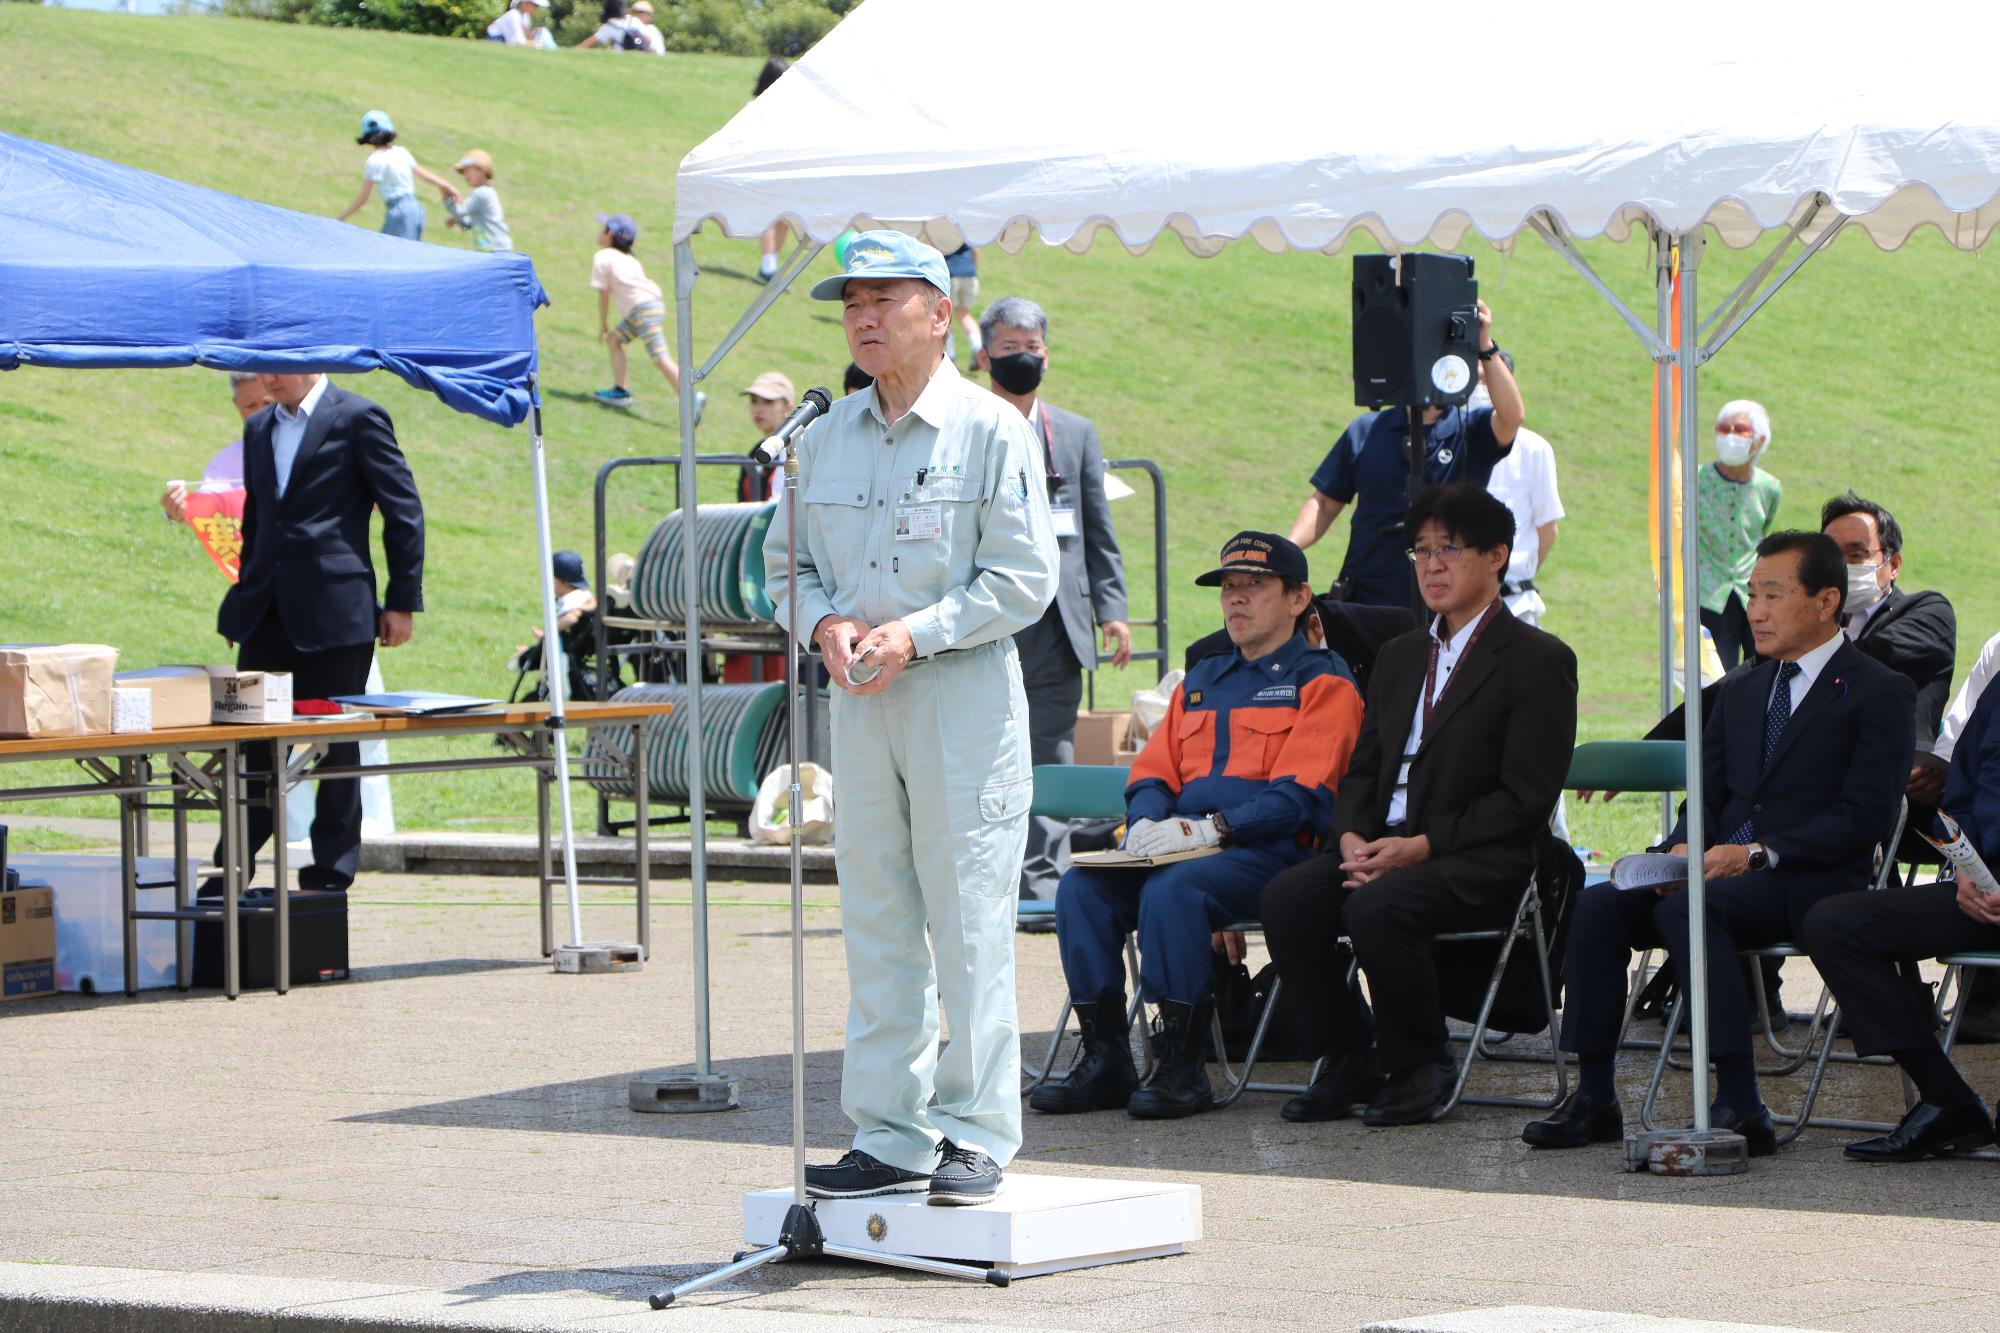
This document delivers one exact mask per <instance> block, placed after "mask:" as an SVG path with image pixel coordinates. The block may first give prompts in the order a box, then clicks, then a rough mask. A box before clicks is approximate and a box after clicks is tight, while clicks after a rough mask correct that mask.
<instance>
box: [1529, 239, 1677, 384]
mask: <svg viewBox="0 0 2000 1333" xmlns="http://www.w3.org/2000/svg"><path fill="white" fill-rule="evenodd" d="M1528 225H1529V226H1530V227H1532V228H1534V230H1535V232H1536V233H1537V234H1538V235H1540V236H1541V238H1542V239H1543V240H1545V241H1547V242H1548V243H1549V248H1550V249H1552V250H1554V251H1555V252H1556V253H1557V254H1559V255H1561V256H1562V257H1563V258H1564V259H1566V260H1568V261H1569V266H1570V267H1571V268H1573V269H1575V270H1576V271H1577V273H1578V274H1580V275H1581V276H1582V278H1583V280H1584V281H1585V282H1587V283H1589V284H1590V285H1591V288H1592V289H1593V290H1594V291H1596V293H1597V294H1598V295H1599V296H1601V297H1603V298H1604V299H1605V300H1606V301H1607V302H1609V303H1610V305H1611V308H1612V309H1613V310H1615V311H1616V312H1617V313H1618V317H1619V318H1620V319H1622V320H1624V321H1625V323H1626V325H1627V326H1629V327H1630V328H1631V330H1632V332H1633V334H1635V335H1636V336H1637V337H1638V339H1639V345H1640V346H1641V347H1644V348H1645V349H1646V352H1647V354H1648V355H1649V356H1652V357H1654V358H1655V359H1657V358H1659V357H1662V356H1667V355H1669V354H1670V349H1669V347H1668V346H1667V339H1666V333H1665V326H1664V325H1662V327H1661V331H1660V332H1658V333H1655V332H1654V331H1653V330H1651V329H1649V328H1647V327H1646V321H1645V320H1643V319H1640V318H1639V316H1638V315H1637V314H1635V313H1634V312H1633V310H1632V307H1631V306H1628V305H1626V304H1625V302H1624V299H1623V298H1621V297H1620V296H1619V295H1618V293H1617V292H1614V291H1612V290H1611V288H1610V287H1609V286H1608V285H1607V284H1606V283H1605V281H1604V279H1602V278H1600V277H1598V276H1597V270H1596V269H1594V268H1592V267H1591V266H1590V261H1589V260H1587V259H1585V258H1584V257H1583V254H1582V252H1581V251H1579V250H1578V249H1577V248H1576V246H1575V244H1574V243H1573V242H1572V241H1571V240H1570V239H1569V237H1568V236H1566V235H1564V234H1563V232H1562V231H1561V229H1560V228H1559V227H1558V226H1557V225H1556V224H1555V222H1554V220H1553V219H1552V218H1549V217H1548V216H1547V215H1546V214H1543V213H1530V214H1528Z"/></svg>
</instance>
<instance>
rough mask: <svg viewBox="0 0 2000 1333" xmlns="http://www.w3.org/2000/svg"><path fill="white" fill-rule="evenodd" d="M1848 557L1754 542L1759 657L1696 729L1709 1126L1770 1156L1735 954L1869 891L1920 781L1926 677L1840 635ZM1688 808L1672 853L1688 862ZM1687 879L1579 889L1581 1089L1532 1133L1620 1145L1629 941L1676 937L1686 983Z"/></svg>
mask: <svg viewBox="0 0 2000 1333" xmlns="http://www.w3.org/2000/svg"><path fill="white" fill-rule="evenodd" d="M1846 590H1847V562H1846V559H1845V557H1843V555H1842V554H1841V550H1840V547H1839V546H1838V545H1837V544H1836V543H1835V542H1834V541H1833V539H1832V538H1830V537H1828V536H1826V535H1825V534H1823V533H1818V532H1796V531H1794V532H1778V533H1773V534H1772V535H1771V536H1769V537H1766V538H1765V539H1764V540H1763V541H1762V542H1761V543H1759V544H1758V547H1757V564H1756V567H1755V568H1754V569H1753V570H1752V572H1751V579H1750V606H1749V618H1750V632H1751V635H1752V636H1753V637H1754V639H1755V640H1756V646H1757V653H1758V656H1760V657H1762V658H1763V659H1764V662H1763V664H1762V665H1761V666H1758V667H1757V668H1755V669H1754V670H1751V671H1747V672H1739V673H1737V674H1735V675H1732V676H1729V677H1727V678H1726V679H1725V680H1724V682H1723V683H1722V685H1721V686H1720V688H1721V690H1722V695H1721V697H1720V699H1719V700H1718V701H1717V702H1716V705H1715V708H1714V710H1713V711H1712V712H1711V713H1710V715H1709V718H1708V721H1707V723H1706V725H1705V726H1704V727H1703V729H1702V806H1703V819H1702V830H1703V836H1704V841H1705V844H1706V846H1705V848H1704V849H1702V851H1701V858H1702V875H1703V878H1704V880H1705V882H1706V884H1707V888H1708V892H1707V909H1708V910H1707V914H1706V927H1707V929H1706V942H1707V946H1708V966H1707V975H1708V1004H1709V1010H1708V1014H1709V1021H1708V1027H1709V1051H1710V1055H1711V1058H1712V1059H1713V1060H1714V1063H1715V1072H1716V1097H1715V1105H1714V1107H1713V1109H1712V1111H1711V1115H1710V1119H1711V1123H1712V1124H1713V1125H1714V1126H1715V1128H1717V1129H1728V1130H1734V1131H1736V1132H1737V1133H1740V1134H1742V1135H1743V1136H1744V1138H1745V1139H1746V1140H1748V1146H1749V1151H1750V1154H1751V1155H1752V1156H1763V1155H1768V1154H1770V1153H1772V1152H1775V1151H1776V1150H1777V1145H1776V1128H1775V1126H1774V1125H1773V1124H1772V1122H1771V1113H1770V1112H1769V1111H1768V1110H1766V1109H1765V1107H1764V1104H1763V1099H1762V1097H1761V1096H1760V1094H1759V1093H1758V1091H1757V1072H1756V1065H1755V1063H1754V1060H1753V1057H1752V1055H1751V1051H1750V1038H1751V1027H1750V1016H1749V1007H1748V1004H1747V1002H1746V999H1745V993H1744V986H1743V971H1742V968H1741V967H1740V966H1739V965H1738V963H1737V960H1736V954H1737V951H1738V950H1740V949H1748V948H1760V947H1763V946H1767V945H1771V944H1777V943H1780V942H1783V941H1787V940H1798V939H1800V938H1802V932H1801V927H1802V924H1803V922H1804V920H1805V915H1806V912H1807V910H1808V909H1809V908H1811V907H1812V906H1813V905H1814V904H1815V903H1818V902H1819V901H1820V900H1821V899H1823V898H1826V897H1828V896H1829V895H1832V894H1836V893H1844V892H1847V891H1849V890H1852V889H1859V888H1864V887H1866V886H1867V884H1868V881H1869V878H1870V876H1871V874H1872V873H1873V868H1874V851H1875V847H1876V844H1877V843H1879V842H1881V841H1882V840H1883V839H1884V838H1886V837H1887V836H1888V835H1889V833H1890V830H1891V829H1892V827H1893V826H1894V824H1895V817H1896V807H1897V802H1898V800H1899V799H1900V798H1901V796H1902V793H1903V784H1904V783H1905V781H1906V780H1907V779H1908V777H1909V773H1910V760H1911V753H1912V745H1913V742H1912V736H1913V735H1914V731H1913V728H1914V726H1915V716H1916V687H1915V686H1914V685H1912V684H1911V683H1910V680H1909V678H1908V677H1907V676H1903V675H1900V674H1898V673H1897V672H1894V671H1891V670H1890V669H1889V668H1888V667H1885V666H1883V665H1882V664H1881V663H1879V662H1877V661H1875V660H1874V659H1873V658H1871V657H1868V656H1867V655H1865V654H1864V653H1862V652H1861V651H1860V650H1859V649H1857V648H1856V647H1855V646H1854V645H1853V644H1852V643H1851V642H1850V641H1849V640H1848V639H1847V637H1846V636H1845V635H1844V634H1842V633H1841V630H1840V611H1841V604H1842V602H1843V601H1844V600H1845V598H1846ZM1685 829H1686V811H1685V808H1683V811H1682V823H1681V825H1680V826H1679V827H1677V828H1676V829H1675V830H1674V832H1673V833H1672V834H1670V835H1669V836H1668V838H1667V845H1666V846H1665V847H1664V848H1663V849H1662V850H1667V851H1672V852H1675V853H1682V854H1685V853H1687V852H1688V848H1687V846H1686V838H1685ZM1684 887H1685V886H1684V885H1682V884H1674V885H1668V886H1663V890H1662V891H1661V892H1658V893H1655V892H1653V891H1650V890H1646V889H1638V890H1630V891H1621V890H1619V889H1617V888H1615V887H1613V886H1612V885H1610V884H1601V885H1598V886H1596V887H1594V888H1591V889H1588V890H1586V891H1585V892H1584V893H1583V895H1582V896H1581V897H1580V898H1579V899H1578V900H1577V905H1576V911H1575V915H1574V916H1573V918H1572V919H1571V923H1570V936H1569V946H1568V953H1567V960H1566V962H1565V965H1564V966H1565V971H1564V980H1565V984H1566V986H1567V990H1568V995H1567V999H1566V1001H1565V1004H1564V1009H1563V1030H1562V1045H1563V1049H1564V1050H1568V1051H1574V1052H1575V1053H1576V1056H1577V1065H1578V1071H1579V1077H1578V1086H1577V1090H1576V1091H1575V1092H1574V1093H1572V1094H1571V1095H1570V1098H1569V1100H1568V1101H1566V1102H1564V1103H1563V1105H1562V1107H1561V1108H1560V1109H1559V1110H1557V1111H1556V1112H1555V1114H1554V1115H1552V1116H1550V1117H1548V1118H1547V1119H1545V1120H1536V1121H1533V1122H1531V1123H1530V1124H1529V1125H1528V1126H1527V1128H1526V1129H1525V1130H1523V1131H1522V1135H1521V1137H1522V1138H1523V1139H1525V1140H1526V1141H1527V1142H1528V1143H1530V1144H1532V1145H1534V1146H1535V1147H1538V1148H1576V1147H1581V1146H1583V1145H1584V1144H1587V1143H1603V1142H1610V1141H1613V1140H1616V1139H1619V1138H1620V1137H1622V1135H1623V1132H1624V1120H1623V1116H1622V1114H1621V1113H1620V1111H1619V1107H1618V1094H1617V1090H1616V1088H1615V1087H1614V1086H1613V1082H1612V1073H1613V1068H1614V1062H1615V1060H1616V1058H1617V1054H1618V1038H1619V1025H1620V1022H1621V1020H1622V1018H1623V1014H1624V1001H1625V971H1626V965H1627V963H1628V962H1629V961H1630V958H1631V953H1632V950H1634V949H1644V948H1657V947H1660V946H1665V948H1666V950H1667V953H1668V955H1669V956H1670V958H1671V959H1672V963H1673V968H1674V973H1675V976H1676V977H1677V979H1678V980H1679V982H1680V986H1681V991H1682V993H1683V994H1685V993H1686V992H1687V988H1688V932H1689V921H1688V905H1687V894H1686V893H1685V892H1680V891H1679V890H1680V889H1682V888H1684Z"/></svg>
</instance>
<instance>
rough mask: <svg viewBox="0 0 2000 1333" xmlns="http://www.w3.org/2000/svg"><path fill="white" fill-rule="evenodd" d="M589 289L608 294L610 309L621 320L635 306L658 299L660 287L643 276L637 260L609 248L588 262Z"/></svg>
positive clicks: (599, 252)
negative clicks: (609, 295)
mask: <svg viewBox="0 0 2000 1333" xmlns="http://www.w3.org/2000/svg"><path fill="white" fill-rule="evenodd" d="M590 287H591V290H592V291H599V292H610V293H611V308H612V309H613V310H616V311H617V312H618V318H620V319H623V318H625V316H627V315H629V314H631V313H632V307H634V306H641V305H645V304H646V303H647V302H648V301H658V300H660V299H661V297H660V284H659V283H657V282H654V281H653V280H652V279H651V278H649V277H647V276H646V266H645V265H643V264H641V263H640V262H639V260H638V259H637V257H635V256H633V255H628V254H626V253H625V252H624V251H623V250H619V249H615V248H613V247H611V246H608V245H607V246H605V247H604V248H603V249H602V250H599V251H598V252H597V257H596V258H594V259H592V260H591V261H590Z"/></svg>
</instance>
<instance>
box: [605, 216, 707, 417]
mask: <svg viewBox="0 0 2000 1333" xmlns="http://www.w3.org/2000/svg"><path fill="white" fill-rule="evenodd" d="M597 221H598V223H599V230H598V233H597V245H598V250H597V254H596V256H595V257H594V258H592V259H591V261H590V285H591V287H592V288H594V289H595V290H596V292H597V336H598V337H599V338H601V339H603V340H604V344H605V346H606V347H608V348H609V349H610V351H611V387H610V388H608V389H599V390H598V391H597V393H596V395H595V396H596V398H597V401H598V402H600V403H603V404H604V405H605V406H607V407H630V406H632V402H633V399H632V394H631V392H630V391H629V390H628V389H627V388H626V387H625V344H626V343H629V342H631V341H632V340H633V339H634V338H637V339H639V340H640V341H641V342H643V343H645V344H646V354H647V355H648V356H650V357H652V358H653V364H654V365H656V366H658V367H659V368H660V373H661V374H662V375H665V376H666V377H667V383H668V384H671V385H673V387H674V392H675V393H679V392H680V388H681V368H680V366H679V364H678V363H676V362H675V360H674V359H673V357H672V356H670V355H669V354H668V352H667V331H666V315H667V307H666V305H665V303H664V301H663V299H662V297H661V296H660V284H658V283H657V282H654V281H653V280H652V279H651V278H649V277H647V276H646V266H645V265H643V264H641V263H640V262H639V260H638V257H637V256H636V255H634V254H633V253H632V246H633V245H634V243H636V242H637V241H638V239H639V224H638V223H636V222H634V221H633V220H632V219H631V218H630V217H629V216H628V215H626V214H624V213H599V214H598V215H597ZM613 310H616V311H617V312H618V323H617V324H616V325H615V326H614V325H613V324H612V323H611V312H612V311H613ZM707 402H708V395H707V394H705V393H697V394H695V396H694V419H695V420H696V421H700V420H701V409H702V407H703V405H704V404H706V403H707Z"/></svg>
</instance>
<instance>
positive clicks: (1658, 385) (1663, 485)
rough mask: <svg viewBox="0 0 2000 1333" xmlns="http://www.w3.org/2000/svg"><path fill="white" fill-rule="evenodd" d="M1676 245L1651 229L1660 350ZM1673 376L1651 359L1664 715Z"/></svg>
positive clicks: (1667, 809)
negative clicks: (1655, 444)
mask: <svg viewBox="0 0 2000 1333" xmlns="http://www.w3.org/2000/svg"><path fill="white" fill-rule="evenodd" d="M1673 295H1674V243H1673V238H1672V237H1670V236H1668V235H1667V234H1666V232H1665V231H1664V230H1662V229H1660V228H1657V227H1656V228H1654V230H1653V321H1654V324H1655V326H1656V327H1657V328H1658V329H1659V334H1660V342H1661V345H1662V346H1666V345H1668V344H1669V342H1670V339H1671V338H1672V336H1673V327H1674V326H1673V310H1672V308H1671V306H1672V301H1673ZM1673 389H1674V376H1673V361H1672V359H1671V358H1668V357H1660V356H1655V357H1654V358H1653V397H1654V402H1655V405H1656V410H1657V416H1656V417H1655V419H1654V426H1655V431H1656V437H1657V438H1658V440H1659V449H1658V452H1657V454H1656V456H1655V457H1654V459H1653V475H1654V477H1656V478H1657V479H1658V483H1659V484H1658V487H1657V489H1658V491H1659V496H1658V504H1657V506H1656V508H1655V516H1656V518H1657V520H1658V525H1657V526H1658V531H1659V541H1660V544H1659V550H1658V552H1657V555H1658V559H1659V563H1658V565H1657V566H1656V567H1657V568H1658V569H1659V571H1660V582H1659V593H1660V716H1661V717H1665V716H1666V715H1667V714H1669V713H1671V712H1673V711H1674V599H1673V596H1672V594H1671V592H1670V589H1671V588H1672V587H1673V578H1674V443H1673V441H1674V415H1673V413H1674V397H1673ZM1673 828H1674V795H1673V793H1672V792H1662V793H1661V794H1660V836H1661V837H1662V838H1664V837H1666V835H1667V834H1669V833H1671V832H1673Z"/></svg>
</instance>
